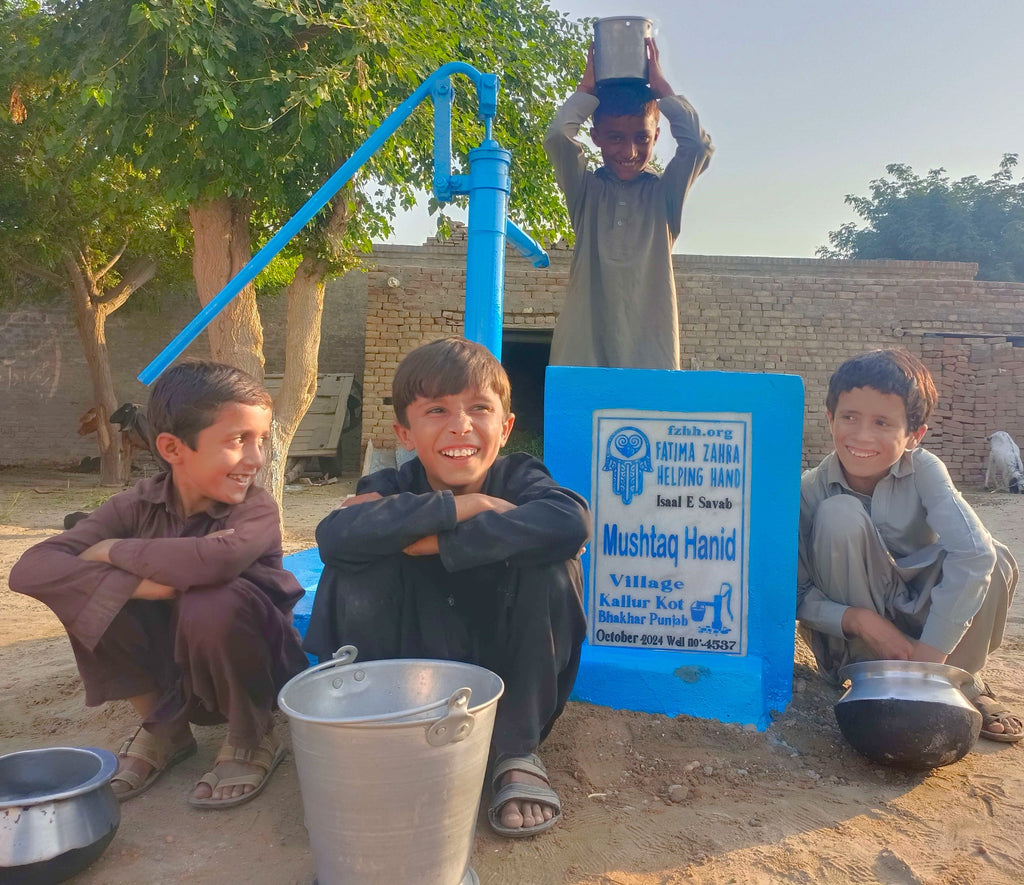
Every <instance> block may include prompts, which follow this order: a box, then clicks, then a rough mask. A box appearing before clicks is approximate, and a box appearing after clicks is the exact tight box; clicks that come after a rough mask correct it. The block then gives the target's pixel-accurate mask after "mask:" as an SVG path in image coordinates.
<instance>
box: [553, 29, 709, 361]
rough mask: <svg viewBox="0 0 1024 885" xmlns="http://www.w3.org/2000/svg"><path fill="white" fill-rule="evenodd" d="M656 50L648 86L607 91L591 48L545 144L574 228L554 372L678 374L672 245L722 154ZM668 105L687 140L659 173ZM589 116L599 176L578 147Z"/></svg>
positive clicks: (651, 46) (675, 127)
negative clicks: (658, 147)
mask: <svg viewBox="0 0 1024 885" xmlns="http://www.w3.org/2000/svg"><path fill="white" fill-rule="evenodd" d="M647 54H648V61H649V68H650V86H649V87H648V86H646V85H634V84H613V85H608V86H606V85H603V84H602V85H601V86H598V85H597V84H596V83H595V81H594V51H593V47H591V48H590V51H589V52H588V54H587V65H586V69H585V70H584V72H583V78H582V79H581V80H580V83H579V86H577V88H576V92H575V93H574V94H573V95H571V96H570V97H569V98H568V100H567V101H566V102H565V104H564V105H563V106H562V107H561V108H560V109H559V111H558V113H557V114H556V115H555V118H554V120H553V121H552V123H551V125H550V127H549V128H548V131H547V135H546V136H545V139H544V150H545V151H546V152H547V155H548V159H549V160H550V161H551V165H552V166H553V167H554V170H555V179H556V180H557V181H558V186H559V187H560V188H561V189H562V192H563V193H564V194H565V202H566V206H567V207H568V210H569V218H570V220H571V222H572V226H573V230H574V231H575V232H576V246H575V249H574V250H573V256H572V266H571V268H570V271H569V289H568V292H567V293H566V297H565V304H564V306H563V307H562V311H561V314H560V315H559V317H558V323H557V324H556V326H555V333H554V337H553V339H552V342H551V364H552V365H563V366H609V367H613V368H635V369H678V368H679V314H678V308H677V305H676V289H675V280H674V279H673V273H672V245H673V243H674V242H675V240H676V238H677V237H678V236H679V230H680V225H681V220H682V211H683V202H684V200H685V199H686V195H687V194H688V193H689V191H690V188H691V187H692V186H693V184H694V182H695V181H696V180H697V177H698V176H699V175H700V174H701V173H702V172H703V171H704V170H705V169H707V167H708V163H709V162H710V160H711V153H712V151H713V150H714V148H713V147H712V146H711V139H710V137H709V136H708V135H707V133H706V132H704V130H703V129H702V128H701V125H700V121H699V120H698V118H697V113H696V111H694V109H693V107H692V106H691V105H690V103H689V102H688V101H687V100H686V99H685V98H683V97H682V96H680V95H674V94H673V89H672V87H671V86H670V85H669V83H668V81H667V80H666V79H665V75H664V73H663V72H662V70H661V65H660V64H659V62H658V49H657V46H656V45H655V43H654V41H653V40H652V39H650V38H648V40H647ZM659 105H660V112H661V113H663V114H664V115H665V116H666V117H667V118H668V121H669V124H670V126H671V129H672V137H673V138H675V140H676V145H677V147H676V152H675V156H673V157H672V159H671V160H670V161H669V163H668V165H667V166H666V167H665V171H664V173H663V174H662V175H660V176H659V175H658V174H656V173H654V172H652V171H651V170H650V169H648V165H649V164H650V161H651V157H652V156H653V154H654V143H655V141H656V140H657V138H658V133H659V132H660V129H659V127H658V120H659ZM591 115H593V118H594V126H593V128H592V129H591V131H590V134H591V138H592V139H593V141H594V144H595V145H596V146H597V147H598V149H599V150H600V151H601V157H602V160H603V162H604V165H603V166H602V167H601V168H600V169H598V170H597V171H596V172H593V171H591V170H589V169H588V168H587V157H586V154H585V152H584V149H583V145H581V144H580V142H579V141H577V140H576V136H577V134H578V133H579V130H580V127H581V126H582V125H583V123H584V122H585V121H586V119H587V118H588V117H589V116H591Z"/></svg>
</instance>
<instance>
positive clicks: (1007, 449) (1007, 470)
mask: <svg viewBox="0 0 1024 885" xmlns="http://www.w3.org/2000/svg"><path fill="white" fill-rule="evenodd" d="M988 445H989V450H988V468H987V469H986V470H985V488H986V489H988V488H991V489H993V490H997V489H998V490H1000V491H1004V492H1013V493H1014V494H1018V495H1019V494H1022V493H1024V465H1022V464H1021V460H1020V447H1019V446H1018V445H1017V443H1015V442H1014V441H1013V437H1012V436H1010V434H1008V433H1007V432H1006V431H1005V430H997V431H996V432H995V433H993V434H992V435H991V436H990V437H988Z"/></svg>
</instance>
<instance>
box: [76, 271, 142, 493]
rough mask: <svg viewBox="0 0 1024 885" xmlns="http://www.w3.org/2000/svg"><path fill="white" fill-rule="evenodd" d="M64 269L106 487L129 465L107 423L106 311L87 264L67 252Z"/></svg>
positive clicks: (110, 399) (110, 400) (110, 386)
mask: <svg viewBox="0 0 1024 885" xmlns="http://www.w3.org/2000/svg"><path fill="white" fill-rule="evenodd" d="M63 263H64V271H65V273H66V274H67V277H68V279H69V280H70V281H71V298H72V301H73V302H74V305H75V325H76V326H77V328H78V338H79V340H80V341H81V342H82V351H83V352H84V353H85V362H86V365H87V366H88V367H89V378H90V380H91V381H92V392H93V400H94V402H95V408H96V418H97V421H96V440H97V443H98V445H99V450H100V482H101V483H102V484H103V485H105V486H110V485H123V484H124V482H125V480H126V479H127V468H128V465H127V464H125V463H124V459H123V457H122V454H121V445H120V438H119V436H118V433H117V431H115V430H114V428H113V426H112V425H111V424H110V415H111V413H113V411H114V410H115V409H116V408H117V396H116V395H115V393H114V379H113V377H112V376H111V373H110V355H109V353H108V352H107V332H106V323H107V313H108V312H109V311H108V310H107V309H106V306H105V305H98V302H99V300H100V293H99V291H98V290H97V288H96V280H95V279H94V278H93V276H92V273H91V272H90V270H89V268H88V267H83V266H82V265H81V264H79V262H78V261H76V260H75V258H74V257H73V256H72V255H71V254H70V253H65V255H64V258H63Z"/></svg>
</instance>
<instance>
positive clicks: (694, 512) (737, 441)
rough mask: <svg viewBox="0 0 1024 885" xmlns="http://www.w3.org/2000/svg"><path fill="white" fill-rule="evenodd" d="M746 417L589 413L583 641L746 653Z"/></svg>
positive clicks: (735, 414)
mask: <svg viewBox="0 0 1024 885" xmlns="http://www.w3.org/2000/svg"><path fill="white" fill-rule="evenodd" d="M750 428H751V416H750V414H746V413H738V412H719V413H707V412H701V413H688V412H655V411H628V410H619V409H604V410H598V411H595V412H594V434H593V439H594V446H595V449H594V453H593V459H592V464H593V477H592V485H591V489H592V501H591V503H592V506H593V512H594V539H593V542H592V544H591V563H590V570H589V581H590V586H589V593H588V600H589V603H590V605H589V611H588V621H589V625H590V626H589V631H590V635H589V637H588V639H589V642H590V643H591V644H592V645H595V646H617V647H623V648H636V649H641V648H642V649H665V650H672V651H690V652H715V653H716V654H726V655H735V656H743V655H745V654H746V645H747V630H746V612H747V609H748V606H747V562H748V556H747V551H748V537H749V532H750V472H751V471H750Z"/></svg>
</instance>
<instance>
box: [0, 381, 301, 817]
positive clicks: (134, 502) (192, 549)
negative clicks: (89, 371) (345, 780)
mask: <svg viewBox="0 0 1024 885" xmlns="http://www.w3.org/2000/svg"><path fill="white" fill-rule="evenodd" d="M272 405H273V403H272V400H271V398H270V394H268V393H267V391H266V389H265V388H264V387H263V386H262V385H261V384H260V383H259V382H257V381H256V380H255V379H254V378H252V377H250V376H249V375H247V374H245V373H244V372H242V371H240V370H238V369H235V368H233V367H231V366H226V365H221V364H218V363H212V362H202V361H187V362H184V363H181V364H179V365H176V366H172V367H171V368H170V369H168V370H167V371H166V372H165V373H164V374H163V375H161V377H160V379H159V380H158V381H157V383H156V384H155V385H154V386H153V390H152V392H151V394H150V397H149V405H148V408H147V413H148V417H149V421H150V425H151V432H152V436H153V442H154V448H155V449H156V452H157V453H158V455H159V457H160V460H161V461H162V464H163V467H164V471H163V472H162V473H160V474H159V475H157V476H154V477H150V478H148V479H144V480H142V481H141V482H139V483H138V484H137V485H136V486H135V487H134V488H132V489H129V490H128V491H124V492H121V493H119V494H117V495H114V496H113V497H112V498H110V499H109V500H108V501H106V502H105V503H104V504H103V505H101V506H100V507H99V509H97V510H96V511H95V512H94V513H92V514H90V515H89V516H88V517H87V518H85V519H82V520H81V521H79V522H78V523H77V524H75V525H74V527H73V528H71V529H70V530H68V531H66V532H63V533H62V534H60V535H57V536H55V537H53V538H49V539H47V540H46V541H43V542H42V543H40V544H36V545H35V546H34V547H32V548H30V549H29V550H27V551H26V552H25V554H24V555H23V556H22V557H21V559H20V560H19V561H18V563H17V564H16V565H15V566H14V568H13V569H12V571H11V575H10V585H11V589H13V590H15V591H17V592H19V593H24V594H26V595H28V596H32V597H34V598H36V599H39V600H40V601H42V602H44V603H45V604H46V605H48V606H49V607H50V608H51V609H52V610H53V612H54V613H55V614H56V615H57V617H58V618H60V620H61V623H62V624H63V625H64V628H65V629H66V630H67V631H68V638H69V639H70V640H71V647H72V649H73V650H74V653H75V659H76V662H77V664H78V671H79V673H80V674H81V677H82V682H83V684H84V686H85V702H86V704H87V705H88V706H90V707H92V706H98V705H100V704H103V703H105V702H106V701H111V700H118V699H127V700H129V701H130V702H131V704H132V706H133V707H134V708H135V710H136V712H137V713H138V716H139V720H140V725H139V727H138V728H137V729H136V731H135V733H134V734H133V735H132V736H130V737H129V738H128V739H127V740H126V741H125V742H124V744H123V745H122V747H121V749H120V751H119V753H118V756H119V763H120V764H119V768H118V772H117V774H115V775H114V778H113V780H112V782H111V788H112V789H113V791H114V793H115V794H116V795H117V797H118V799H119V800H121V801H124V800H126V799H131V798H134V797H135V796H138V795H140V794H141V793H143V792H145V791H146V790H148V789H149V788H150V787H151V786H152V785H153V784H154V783H155V782H156V780H157V779H158V778H159V777H160V775H161V774H162V773H163V772H164V771H166V770H167V769H168V768H170V767H171V766H172V765H175V764H177V763H179V762H181V761H182V760H183V759H186V758H187V757H189V756H191V755H192V754H194V753H195V752H196V741H195V738H194V737H193V735H192V729H191V727H190V723H197V724H200V725H209V724H214V723H220V722H225V721H226V722H227V724H228V729H227V737H226V738H225V740H224V743H223V744H222V746H221V748H220V751H219V752H218V754H217V758H216V761H215V763H214V765H213V768H212V770H211V771H209V772H208V773H207V774H206V775H204V776H203V777H202V778H201V779H200V780H199V782H198V783H197V784H196V786H195V788H194V790H193V791H192V793H191V795H190V796H189V803H190V804H191V805H193V806H195V807H198V808H205V809H208V808H229V807H232V806H235V805H239V804H241V803H243V802H248V801H249V800H251V799H253V798H254V797H255V796H257V795H258V794H259V793H260V792H261V791H262V789H263V787H264V786H265V785H266V783H267V779H268V778H269V776H270V773H271V772H272V771H273V770H274V768H275V767H276V766H277V764H278V763H279V762H280V760H281V758H282V756H283V754H284V746H283V744H282V742H281V740H280V738H279V737H278V735H277V734H276V733H275V731H274V728H273V720H272V718H271V716H272V710H273V707H274V703H275V700H276V697H277V692H278V690H279V689H280V688H281V687H282V686H283V685H284V683H285V682H286V681H287V680H288V679H289V678H291V677H292V676H293V675H295V674H296V673H298V672H300V671H301V670H303V669H304V668H305V667H306V666H307V663H308V662H307V660H306V657H305V655H303V653H302V649H301V647H300V642H299V636H298V633H297V632H296V631H295V628H294V627H293V626H292V618H291V610H292V607H293V606H294V605H295V603H296V601H297V600H298V599H299V598H300V597H301V596H302V592H303V591H302V588H301V587H300V586H299V584H298V582H297V581H296V580H295V578H294V576H293V575H292V574H291V572H289V571H287V570H285V569H284V568H283V567H282V563H281V529H280V523H279V519H278V509H277V505H276V504H275V503H274V499H273V498H271V497H270V495H268V494H267V493H266V492H265V491H264V490H263V489H261V488H259V487H257V486H256V485H254V482H255V479H256V474H257V473H258V471H259V469H260V467H261V466H262V464H263V460H264V447H265V445H266V442H267V440H268V438H269V436H270V417H271V407H272Z"/></svg>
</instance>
